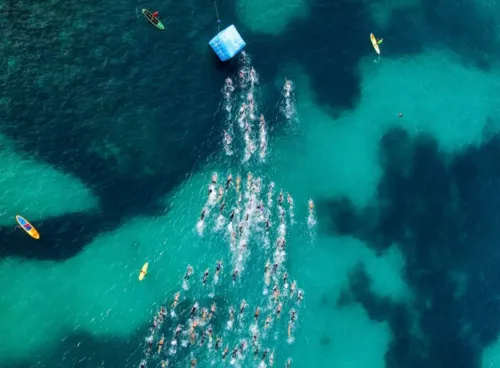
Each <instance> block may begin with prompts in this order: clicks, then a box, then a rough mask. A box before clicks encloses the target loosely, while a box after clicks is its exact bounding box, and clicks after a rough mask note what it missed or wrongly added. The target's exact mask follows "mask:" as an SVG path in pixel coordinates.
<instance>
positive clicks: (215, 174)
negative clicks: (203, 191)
mask: <svg viewBox="0 0 500 368" xmlns="http://www.w3.org/2000/svg"><path fill="white" fill-rule="evenodd" d="M212 184H217V173H213V174H212Z"/></svg>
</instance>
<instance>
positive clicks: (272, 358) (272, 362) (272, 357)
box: [269, 350, 274, 367]
mask: <svg viewBox="0 0 500 368" xmlns="http://www.w3.org/2000/svg"><path fill="white" fill-rule="evenodd" d="M273 364H274V350H273V351H271V355H269V366H270V367H272V366H273Z"/></svg>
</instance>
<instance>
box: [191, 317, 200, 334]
mask: <svg viewBox="0 0 500 368" xmlns="http://www.w3.org/2000/svg"><path fill="white" fill-rule="evenodd" d="M198 323H199V321H198V320H197V319H195V320H194V321H193V323H191V331H194V329H195V328H196V327H198Z"/></svg>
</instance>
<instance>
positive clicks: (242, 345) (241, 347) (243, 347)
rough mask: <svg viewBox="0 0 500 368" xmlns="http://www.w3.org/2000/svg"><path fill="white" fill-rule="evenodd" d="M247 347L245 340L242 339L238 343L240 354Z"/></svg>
mask: <svg viewBox="0 0 500 368" xmlns="http://www.w3.org/2000/svg"><path fill="white" fill-rule="evenodd" d="M246 349H247V342H246V341H245V340H243V341H242V342H241V343H240V354H241V355H243V352H244V351H245V350H246Z"/></svg>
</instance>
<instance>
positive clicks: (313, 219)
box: [307, 199, 316, 229]
mask: <svg viewBox="0 0 500 368" xmlns="http://www.w3.org/2000/svg"><path fill="white" fill-rule="evenodd" d="M307 225H308V226H309V228H310V229H311V228H313V227H314V226H315V225H316V216H315V214H314V202H313V201H312V199H310V200H309V216H308V217H307Z"/></svg>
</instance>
